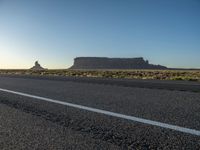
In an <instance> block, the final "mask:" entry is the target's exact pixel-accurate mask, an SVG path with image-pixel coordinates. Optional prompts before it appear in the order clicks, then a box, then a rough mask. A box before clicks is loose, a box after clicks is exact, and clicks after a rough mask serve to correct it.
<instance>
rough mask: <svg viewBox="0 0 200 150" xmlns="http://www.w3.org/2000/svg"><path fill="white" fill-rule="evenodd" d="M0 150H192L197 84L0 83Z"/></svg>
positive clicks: (199, 110) (197, 139) (30, 79)
mask: <svg viewBox="0 0 200 150" xmlns="http://www.w3.org/2000/svg"><path fill="white" fill-rule="evenodd" d="M0 119H1V121H0V149H200V84H199V83H195V82H176V81H174V82H172V81H153V80H146V81H143V80H132V81H130V80H118V79H93V78H70V77H68V78H64V77H37V76H14V75H12V76H8V75H1V76H0Z"/></svg>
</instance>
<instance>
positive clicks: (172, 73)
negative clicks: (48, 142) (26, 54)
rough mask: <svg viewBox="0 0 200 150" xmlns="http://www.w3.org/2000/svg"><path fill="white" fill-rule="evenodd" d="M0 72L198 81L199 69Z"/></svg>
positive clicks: (9, 72) (8, 71)
mask: <svg viewBox="0 0 200 150" xmlns="http://www.w3.org/2000/svg"><path fill="white" fill-rule="evenodd" d="M0 74H15V75H41V76H74V77H102V78H126V79H157V80H182V81H199V82H200V70H67V69H66V70H44V71H33V70H0Z"/></svg>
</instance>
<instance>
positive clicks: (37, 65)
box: [31, 61, 45, 70]
mask: <svg viewBox="0 0 200 150" xmlns="http://www.w3.org/2000/svg"><path fill="white" fill-rule="evenodd" d="M31 70H45V68H43V67H41V65H40V64H39V63H38V61H36V62H35V66H33V67H32V68H31Z"/></svg>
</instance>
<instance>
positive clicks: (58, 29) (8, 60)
mask: <svg viewBox="0 0 200 150" xmlns="http://www.w3.org/2000/svg"><path fill="white" fill-rule="evenodd" d="M80 56H96V57H120V58H126V57H128V58H130V57H144V58H145V59H148V60H149V62H150V63H152V64H161V65H165V66H167V67H174V68H177V67H180V68H200V0H32V1H31V0H0V68H1V69H27V68H30V67H32V66H33V64H34V62H35V61H36V60H39V62H40V64H41V65H42V66H43V67H46V68H49V69H64V68H68V67H70V66H71V65H72V64H73V59H74V58H75V57H80Z"/></svg>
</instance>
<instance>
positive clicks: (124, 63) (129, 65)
mask: <svg viewBox="0 0 200 150" xmlns="http://www.w3.org/2000/svg"><path fill="white" fill-rule="evenodd" d="M166 68H167V67H165V66H161V65H153V64H149V62H148V61H147V60H146V61H145V60H144V59H143V58H142V57H139V58H107V57H77V58H75V59H74V65H73V66H72V67H71V68H70V69H166Z"/></svg>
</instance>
